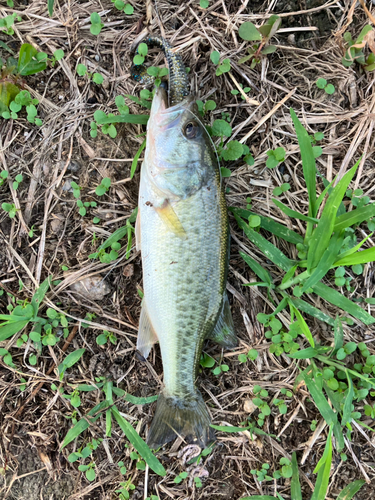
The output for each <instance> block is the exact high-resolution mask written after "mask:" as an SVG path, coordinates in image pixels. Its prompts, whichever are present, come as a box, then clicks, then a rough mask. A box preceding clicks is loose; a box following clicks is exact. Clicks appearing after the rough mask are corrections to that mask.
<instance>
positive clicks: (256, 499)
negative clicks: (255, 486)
mask: <svg viewBox="0 0 375 500" xmlns="http://www.w3.org/2000/svg"><path fill="white" fill-rule="evenodd" d="M240 500H279V499H278V498H277V497H270V496H269V495H251V497H243V498H241V499H240Z"/></svg>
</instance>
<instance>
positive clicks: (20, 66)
mask: <svg viewBox="0 0 375 500" xmlns="http://www.w3.org/2000/svg"><path fill="white" fill-rule="evenodd" d="M16 18H17V16H16V15H15V14H13V15H12V16H7V17H6V18H4V19H0V28H1V23H5V24H7V26H8V25H9V23H10V22H11V20H14V19H16ZM12 24H13V21H12V23H11V25H12ZM11 25H10V26H11ZM8 29H10V30H12V31H13V29H12V28H11V27H9V28H8ZM62 57H64V51H63V50H61V49H59V50H56V51H55V53H54V55H53V56H52V58H48V55H47V54H46V53H45V52H38V51H37V50H36V49H35V48H34V47H33V46H32V45H30V44H29V43H24V44H22V45H21V48H20V53H19V56H18V59H15V58H14V57H13V56H10V57H8V58H7V60H6V61H3V60H2V59H0V115H1V116H2V117H3V118H6V119H9V118H14V119H16V118H17V117H18V115H17V113H18V112H19V111H20V110H21V108H22V106H25V107H26V111H27V119H28V121H29V122H30V123H35V124H36V125H39V126H40V125H41V124H42V122H41V120H40V119H39V118H37V112H36V108H35V104H38V101H37V100H36V99H31V97H30V94H29V92H28V91H27V90H24V91H22V92H21V89H20V87H19V84H18V80H19V79H20V77H21V76H28V75H34V74H36V73H39V72H40V71H44V70H45V69H46V67H47V62H49V63H50V64H51V65H52V66H53V65H54V64H55V63H56V61H58V60H60V59H61V58H62ZM18 94H21V95H20V97H19V98H18V99H16V97H17V95H18ZM11 105H12V108H11V107H10V106H11ZM4 113H5V115H4Z"/></svg>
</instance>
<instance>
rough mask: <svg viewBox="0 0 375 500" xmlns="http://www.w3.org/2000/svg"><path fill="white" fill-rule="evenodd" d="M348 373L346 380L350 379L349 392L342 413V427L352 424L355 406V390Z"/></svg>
mask: <svg viewBox="0 0 375 500" xmlns="http://www.w3.org/2000/svg"><path fill="white" fill-rule="evenodd" d="M345 372H346V378H347V379H348V392H347V394H346V396H345V401H344V407H343V411H342V420H341V425H342V426H345V425H346V424H347V423H350V422H351V420H352V418H351V415H352V404H353V398H354V388H353V381H352V378H351V376H350V375H349V373H348V372H347V370H345Z"/></svg>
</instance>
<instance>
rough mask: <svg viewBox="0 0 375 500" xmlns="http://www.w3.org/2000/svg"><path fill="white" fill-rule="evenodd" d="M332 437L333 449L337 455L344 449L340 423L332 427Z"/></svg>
mask: <svg viewBox="0 0 375 500" xmlns="http://www.w3.org/2000/svg"><path fill="white" fill-rule="evenodd" d="M333 435H334V436H335V439H336V443H335V447H336V450H337V452H338V453H340V452H341V451H342V450H343V449H344V448H345V441H344V434H343V432H342V427H341V425H340V422H336V423H335V424H334V426H333Z"/></svg>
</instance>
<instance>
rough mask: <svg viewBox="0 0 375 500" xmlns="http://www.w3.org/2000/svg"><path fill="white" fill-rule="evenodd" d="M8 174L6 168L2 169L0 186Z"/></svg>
mask: <svg viewBox="0 0 375 500" xmlns="http://www.w3.org/2000/svg"><path fill="white" fill-rule="evenodd" d="M8 175H9V173H8V170H2V171H1V172H0V186H2V185H3V184H4V182H5V181H6V179H7V178H8Z"/></svg>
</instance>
